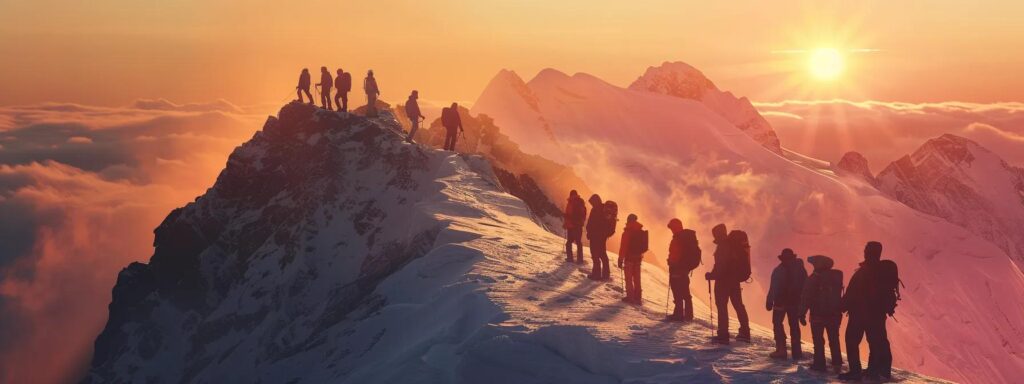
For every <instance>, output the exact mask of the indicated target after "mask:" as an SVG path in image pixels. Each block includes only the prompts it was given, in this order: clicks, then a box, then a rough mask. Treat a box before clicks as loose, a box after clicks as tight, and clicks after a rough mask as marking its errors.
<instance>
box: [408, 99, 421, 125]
mask: <svg viewBox="0 0 1024 384" xmlns="http://www.w3.org/2000/svg"><path fill="white" fill-rule="evenodd" d="M405 116H406V117H408V118H409V120H416V121H418V120H419V119H420V116H422V115H421V114H420V104H419V103H417V102H416V99H414V98H413V97H412V96H409V99H407V100H405Z"/></svg>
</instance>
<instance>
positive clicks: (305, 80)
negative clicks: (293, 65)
mask: <svg viewBox="0 0 1024 384" xmlns="http://www.w3.org/2000/svg"><path fill="white" fill-rule="evenodd" d="M309 83H310V80H309V68H302V74H300V75H299V85H297V86H296V87H295V93H296V94H297V95H298V96H299V102H300V103H301V102H302V92H306V97H308V98H309V104H313V95H312V94H310V93H309Z"/></svg>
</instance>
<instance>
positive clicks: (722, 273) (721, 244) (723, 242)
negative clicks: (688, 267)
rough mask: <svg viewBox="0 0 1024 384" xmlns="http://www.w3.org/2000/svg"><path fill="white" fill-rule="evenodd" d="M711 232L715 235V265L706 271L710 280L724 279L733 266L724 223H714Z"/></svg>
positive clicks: (731, 249) (731, 247)
mask: <svg viewBox="0 0 1024 384" xmlns="http://www.w3.org/2000/svg"><path fill="white" fill-rule="evenodd" d="M711 234H712V235H714V237H715V265H714V266H712V267H711V272H708V277H709V278H710V279H711V280H722V281H725V280H727V279H729V276H730V275H732V273H730V272H731V270H732V269H733V268H734V267H733V264H734V263H733V262H732V258H733V256H734V255H733V246H732V244H731V243H729V240H728V239H727V235H728V233H726V228H725V225H722V224H719V225H716V226H715V227H714V228H712V229H711Z"/></svg>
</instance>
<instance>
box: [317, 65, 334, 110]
mask: <svg viewBox="0 0 1024 384" xmlns="http://www.w3.org/2000/svg"><path fill="white" fill-rule="evenodd" d="M333 84H334V78H332V77H331V71H328V70H327V67H320V83H318V84H317V86H318V87H320V104H321V106H323V107H324V109H326V110H328V111H330V110H332V109H333V108H331V86H332V85H333Z"/></svg>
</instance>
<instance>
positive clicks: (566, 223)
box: [562, 189, 587, 263]
mask: <svg viewBox="0 0 1024 384" xmlns="http://www.w3.org/2000/svg"><path fill="white" fill-rule="evenodd" d="M586 221H587V204H586V203H584V202H583V198H581V197H580V195H579V193H577V192H576V190H575V189H574V190H572V191H569V200H568V201H567V202H566V203H565V217H563V218H562V227H563V228H565V261H566V262H568V263H571V262H572V260H573V256H572V245H573V244H576V262H577V263H582V262H583V224H584V223H585V222H586Z"/></svg>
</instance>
